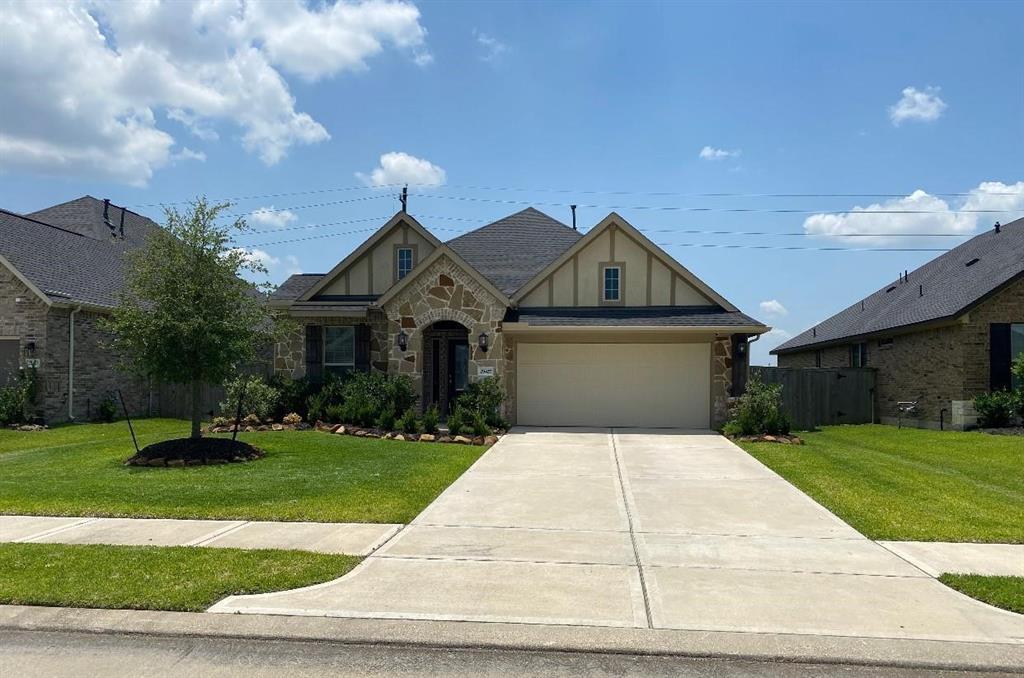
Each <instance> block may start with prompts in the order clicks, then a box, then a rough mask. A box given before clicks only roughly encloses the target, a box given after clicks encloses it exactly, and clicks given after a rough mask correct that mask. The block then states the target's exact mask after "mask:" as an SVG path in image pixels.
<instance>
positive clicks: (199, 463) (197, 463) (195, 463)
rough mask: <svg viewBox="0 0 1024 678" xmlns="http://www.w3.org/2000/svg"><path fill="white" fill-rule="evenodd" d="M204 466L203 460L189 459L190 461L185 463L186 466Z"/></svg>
mask: <svg viewBox="0 0 1024 678" xmlns="http://www.w3.org/2000/svg"><path fill="white" fill-rule="evenodd" d="M202 464H203V460H202V459H189V460H188V461H186V462H185V466H202Z"/></svg>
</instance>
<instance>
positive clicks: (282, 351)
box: [273, 309, 388, 379]
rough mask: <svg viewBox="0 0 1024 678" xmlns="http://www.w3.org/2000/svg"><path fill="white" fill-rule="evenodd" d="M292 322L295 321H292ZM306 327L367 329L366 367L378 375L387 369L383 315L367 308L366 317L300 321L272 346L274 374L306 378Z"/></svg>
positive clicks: (385, 328)
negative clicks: (368, 362)
mask: <svg viewBox="0 0 1024 678" xmlns="http://www.w3.org/2000/svg"><path fill="white" fill-rule="evenodd" d="M293 320H295V319H293ZM306 325H331V326H355V325H369V326H370V365H371V366H372V367H373V368H374V369H376V370H380V371H381V372H386V371H387V369H388V359H387V351H386V350H385V347H386V345H387V340H388V335H387V316H385V315H384V313H383V312H382V311H379V310H376V309H371V310H370V311H368V312H367V316H366V318H337V317H322V318H301V319H298V323H297V325H296V327H295V329H294V330H293V331H291V332H289V333H288V335H287V336H285V337H283V338H281V339H280V340H278V342H277V343H276V344H275V345H274V370H273V371H274V374H278V375H287V376H290V377H292V378H293V379H298V378H299V377H304V376H306Z"/></svg>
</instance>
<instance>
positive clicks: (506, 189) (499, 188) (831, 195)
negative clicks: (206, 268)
mask: <svg viewBox="0 0 1024 678" xmlns="http://www.w3.org/2000/svg"><path fill="white" fill-rule="evenodd" d="M404 185H408V186H409V187H410V188H430V189H434V190H445V189H454V190H464V191H501V192H515V193H558V194H567V195H619V196H630V195H640V196H651V197H676V198H905V197H907V195H909V193H867V192H865V193H735V192H705V193H692V192H681V191H599V190H581V189H571V188H523V187H514V186H470V185H465V184H462V185H460V184H443V185H437V184H426V183H410V184H382V185H380V186H366V185H359V186H336V187H328V188H317V189H310V190H305V191H287V192H279V193H260V194H254V195H237V196H231V197H220V198H210V200H211V201H213V202H232V203H234V202H241V201H244V200H261V199H270V198H285V197H292V196H299V195H317V194H323V193H337V192H342V191H374V190H381V189H387V188H401V187H402V186H404ZM929 195H933V196H937V197H946V198H967V197H970V196H972V195H974V193H970V192H968V193H929ZM985 195H991V196H1014V195H1018V194H1017V193H1013V192H1008V191H1001V192H991V193H985ZM190 202H192V200H173V201H163V202H154V203H133V204H131V205H128V207H164V206H168V205H186V204H188V203H190Z"/></svg>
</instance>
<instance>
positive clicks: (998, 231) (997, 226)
mask: <svg viewBox="0 0 1024 678" xmlns="http://www.w3.org/2000/svg"><path fill="white" fill-rule="evenodd" d="M999 229H1000V226H999V222H998V221H997V222H996V233H1000V230H999Z"/></svg>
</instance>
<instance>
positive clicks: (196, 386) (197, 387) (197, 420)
mask: <svg viewBox="0 0 1024 678" xmlns="http://www.w3.org/2000/svg"><path fill="white" fill-rule="evenodd" d="M201 389H202V383H201V382H200V381H199V380H198V379H195V380H193V381H192V436H191V437H192V439H193V440H194V439H196V438H199V437H201V436H202V433H201V431H200V424H201V420H202V417H203V413H202V412H200V411H199V410H200V409H201V408H200V402H199V399H200V397H201V395H200V392H201Z"/></svg>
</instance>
